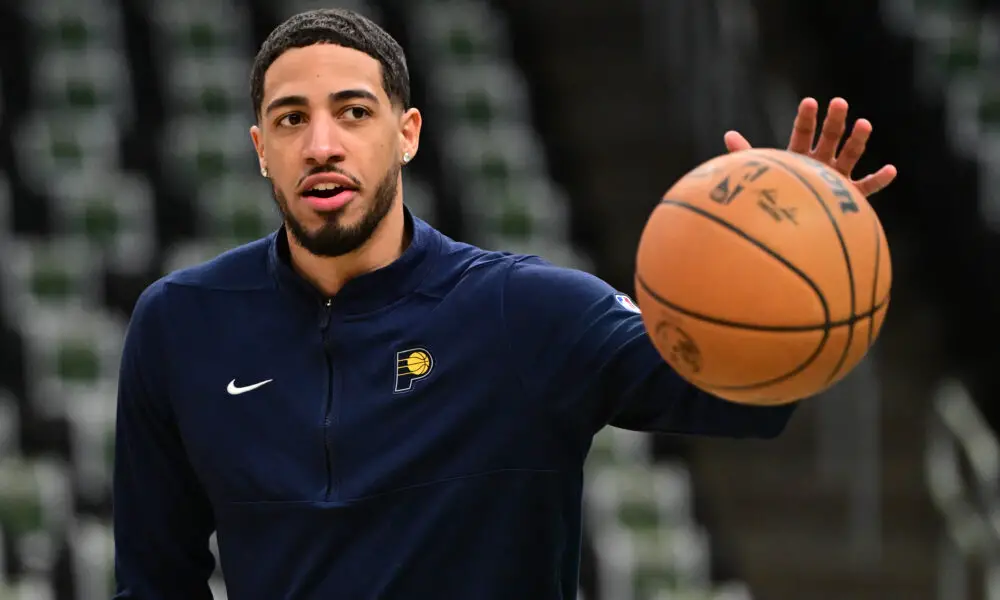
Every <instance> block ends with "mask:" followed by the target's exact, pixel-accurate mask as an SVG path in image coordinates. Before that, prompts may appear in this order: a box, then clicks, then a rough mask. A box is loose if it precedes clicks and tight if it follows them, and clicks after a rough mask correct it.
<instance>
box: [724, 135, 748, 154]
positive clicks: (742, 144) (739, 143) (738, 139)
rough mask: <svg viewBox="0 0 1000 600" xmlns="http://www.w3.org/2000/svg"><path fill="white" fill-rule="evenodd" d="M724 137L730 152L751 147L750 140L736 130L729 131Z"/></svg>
mask: <svg viewBox="0 0 1000 600" xmlns="http://www.w3.org/2000/svg"><path fill="white" fill-rule="evenodd" d="M723 139H724V140H725V141H726V149H728V150H729V151H730V152H739V151H740V150H749V149H750V148H751V146H750V142H749V141H747V139H746V138H745V137H743V136H742V135H741V134H740V133H738V132H736V131H727V132H726V135H725V137H724V138H723Z"/></svg>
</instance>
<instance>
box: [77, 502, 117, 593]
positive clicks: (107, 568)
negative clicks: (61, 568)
mask: <svg viewBox="0 0 1000 600" xmlns="http://www.w3.org/2000/svg"><path fill="white" fill-rule="evenodd" d="M70 545H71V549H72V557H73V575H74V578H75V581H74V583H75V589H76V592H77V594H78V596H77V597H78V598H94V599H97V598H111V597H112V596H113V595H114V589H115V587H114V586H115V556H114V553H115V546H114V535H113V532H112V530H111V526H110V523H107V522H105V521H102V520H98V519H94V518H81V519H80V520H79V521H78V522H77V523H76V524H75V526H74V528H73V531H72V534H71V536H70Z"/></svg>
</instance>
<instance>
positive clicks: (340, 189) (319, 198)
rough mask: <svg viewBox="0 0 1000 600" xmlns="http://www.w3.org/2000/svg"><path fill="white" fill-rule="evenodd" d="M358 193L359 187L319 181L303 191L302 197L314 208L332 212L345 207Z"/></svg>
mask: <svg viewBox="0 0 1000 600" xmlns="http://www.w3.org/2000/svg"><path fill="white" fill-rule="evenodd" d="M356 194H357V189H356V188H353V187H348V186H344V185H338V184H335V183H318V184H316V185H314V186H312V187H311V188H309V189H307V190H305V191H304V192H302V199H303V200H305V201H306V202H308V203H309V205H310V206H312V207H313V209H314V210H316V211H320V212H331V211H335V210H338V209H340V208H343V207H344V205H346V204H347V203H348V202H350V201H351V200H352V199H353V198H354V196H355V195H356Z"/></svg>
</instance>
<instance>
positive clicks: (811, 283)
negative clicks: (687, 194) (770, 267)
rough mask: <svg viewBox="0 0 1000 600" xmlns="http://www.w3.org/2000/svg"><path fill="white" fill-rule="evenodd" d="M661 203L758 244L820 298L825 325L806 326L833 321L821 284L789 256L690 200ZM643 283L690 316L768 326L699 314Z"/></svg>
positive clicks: (657, 297) (740, 325) (722, 323)
mask: <svg viewBox="0 0 1000 600" xmlns="http://www.w3.org/2000/svg"><path fill="white" fill-rule="evenodd" d="M660 204H661V205H662V204H666V205H668V206H677V207H679V208H685V209H687V210H690V211H691V212H693V213H695V214H696V215H700V216H702V217H704V218H706V219H708V220H709V221H712V222H713V223H715V224H717V225H721V226H722V227H725V228H726V229H728V230H729V231H731V232H732V233H735V234H736V235H738V236H739V237H741V238H743V239H744V240H746V241H747V242H750V243H751V244H753V245H754V246H756V247H757V248H758V249H759V250H761V251H763V252H764V253H765V254H767V255H768V256H770V257H771V258H773V259H775V260H777V261H778V262H780V263H781V264H782V265H783V266H785V267H786V268H788V270H789V271H791V272H792V273H793V274H794V275H797V276H798V277H799V278H800V279H801V280H802V281H803V282H805V284H806V285H808V286H809V288H810V289H811V290H812V291H813V293H814V294H816V298H817V299H818V300H819V303H820V305H821V306H822V308H823V325H819V326H815V325H809V326H806V329H807V330H813V329H822V328H825V327H828V326H829V324H830V323H831V321H830V305H829V304H828V303H827V301H826V297H825V296H823V291H822V290H821V289H819V286H818V285H816V282H815V281H813V280H812V278H810V277H809V276H808V275H806V274H805V272H803V271H802V270H801V269H799V268H798V267H796V266H795V265H793V264H792V263H791V262H790V261H789V260H788V259H787V258H785V257H784V256H782V255H780V254H778V253H777V252H776V251H775V250H774V249H772V248H770V247H768V245H767V244H765V243H763V242H761V241H760V240H757V239H755V238H753V237H752V236H751V235H750V234H748V233H747V232H745V231H743V230H742V229H740V228H739V227H737V226H735V225H733V224H732V223H730V222H729V221H726V220H724V219H722V218H721V217H719V216H717V215H714V214H712V213H710V212H708V211H707V210H705V209H703V208H701V207H698V206H695V205H693V204H691V203H689V202H684V201H683V200H673V199H671V198H664V199H663V200H661V201H660ZM642 283H643V287H645V288H646V291H647V292H649V293H650V294H651V295H652V296H653V297H654V298H656V300H657V301H658V302H661V303H662V304H664V305H666V306H669V307H670V308H672V309H674V310H676V311H678V312H682V313H685V314H687V315H689V316H692V317H696V318H698V319H702V320H705V321H710V322H715V323H717V324H719V325H728V326H730V327H740V328H742V329H755V328H758V327H767V326H763V325H762V326H755V325H752V324H749V323H746V324H742V323H735V322H729V321H726V320H725V319H721V318H715V317H709V316H707V315H701V314H698V313H696V312H694V311H692V310H688V309H684V308H681V307H680V306H677V305H674V304H672V303H671V302H670V301H668V300H665V299H663V298H662V297H661V296H660V295H659V294H657V293H656V292H654V291H653V290H652V289H650V288H649V286H647V285H646V284H645V282H642ZM780 330H782V329H779V331H780ZM795 330H797V328H796V329H792V331H795Z"/></svg>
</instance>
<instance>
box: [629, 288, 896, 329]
mask: <svg viewBox="0 0 1000 600" xmlns="http://www.w3.org/2000/svg"><path fill="white" fill-rule="evenodd" d="M636 281H637V282H638V283H639V285H641V286H642V289H643V290H645V292H646V293H647V294H649V295H650V296H652V298H653V299H654V300H656V301H657V302H659V303H660V304H662V305H664V306H666V307H667V308H669V309H671V310H673V311H676V312H679V313H681V314H682V315H684V316H686V317H691V318H692V319H698V320H699V321H704V322H705V323H710V324H712V325H719V326H722V327H732V328H733V329H744V330H747V331H764V332H774V333H799V332H810V331H824V330H829V329H835V328H837V327H845V326H848V325H855V324H857V323H859V322H861V321H864V320H865V319H867V318H869V317H871V316H872V315H874V314H875V313H877V312H878V311H880V310H882V307H883V306H885V303H886V301H887V300H888V299H889V298H888V296H886V298H885V299H883V300H882V301H881V302H879V303H878V304H876V305H875V306H874V307H873V308H872V309H871V310H869V311H865V312H863V313H860V314H857V315H854V318H847V319H838V320H836V321H828V322H827V323H821V324H817V325H756V324H754V323H740V322H738V321H730V320H728V319H723V318H719V317H712V316H710V315H706V314H703V313H699V312H696V311H693V310H690V309H687V308H684V307H683V306H680V305H678V304H674V303H673V302H671V301H670V300H667V299H666V298H664V297H663V296H661V295H659V294H658V293H656V292H655V291H653V289H652V288H650V287H649V284H647V283H646V281H645V280H644V279H643V278H642V276H640V275H638V274H637V275H636Z"/></svg>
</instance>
